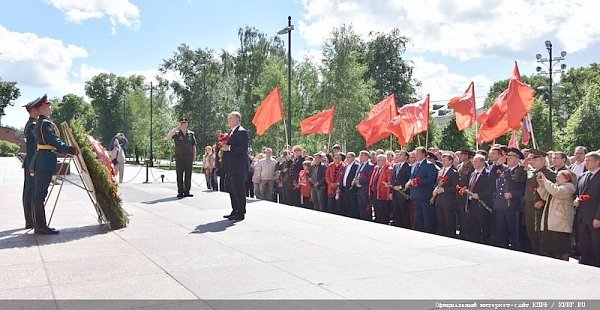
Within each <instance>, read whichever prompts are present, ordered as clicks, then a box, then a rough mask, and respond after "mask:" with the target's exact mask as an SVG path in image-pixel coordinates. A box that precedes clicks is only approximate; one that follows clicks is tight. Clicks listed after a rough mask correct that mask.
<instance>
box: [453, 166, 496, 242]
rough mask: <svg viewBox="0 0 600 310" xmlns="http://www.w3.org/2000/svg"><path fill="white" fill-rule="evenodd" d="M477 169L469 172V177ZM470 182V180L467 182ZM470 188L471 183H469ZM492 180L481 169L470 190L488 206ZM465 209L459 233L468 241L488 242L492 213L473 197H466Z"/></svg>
mask: <svg viewBox="0 0 600 310" xmlns="http://www.w3.org/2000/svg"><path fill="white" fill-rule="evenodd" d="M476 173H477V171H474V172H473V173H472V174H471V178H474V176H475V174H476ZM469 184H471V182H469ZM469 188H471V185H469ZM494 190H495V186H494V180H493V179H492V178H490V177H489V174H488V172H487V171H486V170H485V169H483V171H482V172H481V174H480V175H479V177H478V178H477V180H476V181H475V184H474V186H473V188H472V189H471V191H472V192H473V193H475V194H478V195H479V199H480V200H482V201H484V202H485V203H486V204H487V206H488V207H490V208H491V207H492V201H493V198H494ZM466 207H467V211H466V219H465V222H464V223H463V225H464V226H465V227H464V229H463V230H461V235H463V231H464V238H465V239H466V240H469V241H473V242H479V243H484V244H490V242H491V240H490V233H491V232H490V224H491V219H492V214H491V213H490V212H489V211H488V210H487V209H485V208H484V207H483V206H482V205H481V203H479V201H477V200H475V199H467V206H466Z"/></svg>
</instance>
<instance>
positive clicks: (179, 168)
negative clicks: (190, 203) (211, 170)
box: [175, 154, 194, 195]
mask: <svg viewBox="0 0 600 310" xmlns="http://www.w3.org/2000/svg"><path fill="white" fill-rule="evenodd" d="M193 164H194V161H193V158H192V155H191V154H190V155H189V156H183V155H181V156H177V158H176V159H175V170H176V172H177V193H178V194H182V195H185V194H189V193H190V188H191V187H192V165H193Z"/></svg>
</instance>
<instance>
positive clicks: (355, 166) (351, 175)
mask: <svg viewBox="0 0 600 310" xmlns="http://www.w3.org/2000/svg"><path fill="white" fill-rule="evenodd" d="M358 166H359V164H357V163H356V162H353V163H351V164H348V165H346V166H344V170H342V176H341V179H340V190H341V191H342V192H345V191H349V190H350V187H351V186H352V180H354V177H355V176H356V171H357V170H358ZM348 169H349V170H350V172H349V173H348V176H347V177H346V186H344V176H345V175H346V171H348ZM357 189H358V188H357V187H356V186H354V187H352V191H353V192H356V190H357Z"/></svg>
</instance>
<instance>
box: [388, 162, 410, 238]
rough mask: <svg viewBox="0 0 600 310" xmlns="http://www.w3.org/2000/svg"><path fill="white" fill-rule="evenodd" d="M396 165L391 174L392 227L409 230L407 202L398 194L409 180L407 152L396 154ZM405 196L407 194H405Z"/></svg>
mask: <svg viewBox="0 0 600 310" xmlns="http://www.w3.org/2000/svg"><path fill="white" fill-rule="evenodd" d="M396 158H397V159H396V161H397V163H396V164H395V165H394V171H393V174H392V183H391V184H390V185H391V190H392V225H394V226H397V227H404V228H410V212H409V209H408V203H409V202H408V200H407V199H406V198H405V197H404V196H403V195H402V193H400V191H401V190H403V189H404V186H406V182H408V180H410V164H409V163H408V152H407V151H405V150H400V151H398V152H397V153H396ZM406 194H409V193H408V192H406Z"/></svg>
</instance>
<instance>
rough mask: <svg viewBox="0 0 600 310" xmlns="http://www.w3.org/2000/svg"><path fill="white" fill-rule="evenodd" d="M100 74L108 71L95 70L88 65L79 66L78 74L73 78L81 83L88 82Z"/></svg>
mask: <svg viewBox="0 0 600 310" xmlns="http://www.w3.org/2000/svg"><path fill="white" fill-rule="evenodd" d="M100 73H108V70H105V69H100V68H95V67H92V66H90V65H88V64H81V66H80V67H79V73H78V74H75V76H77V77H78V78H80V79H81V80H82V81H88V80H91V79H92V78H93V77H94V76H96V75H98V74H100Z"/></svg>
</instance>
